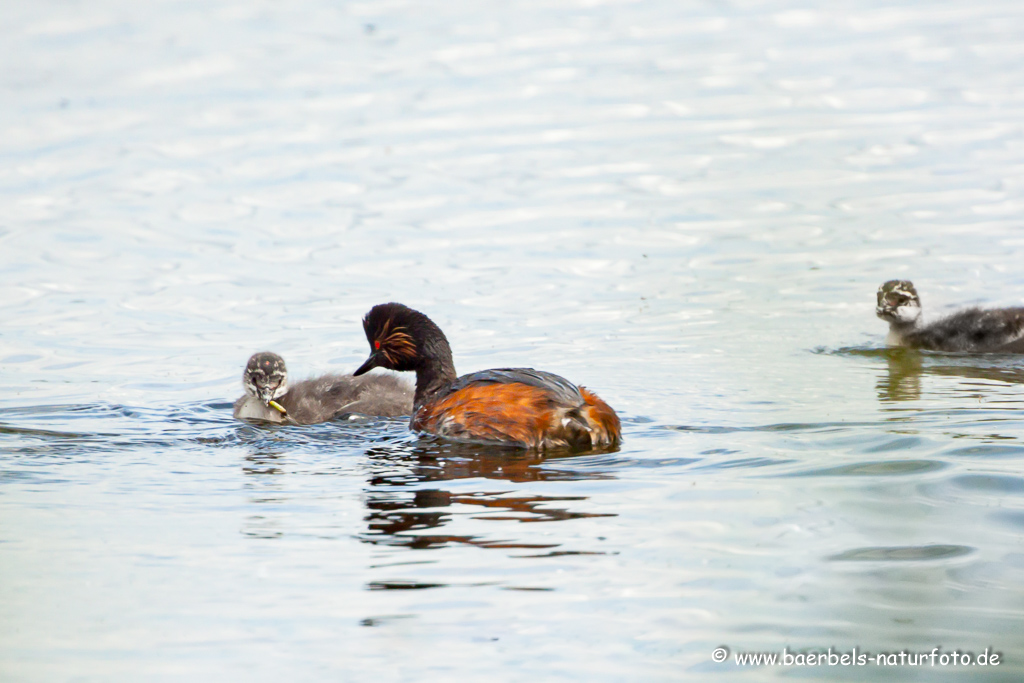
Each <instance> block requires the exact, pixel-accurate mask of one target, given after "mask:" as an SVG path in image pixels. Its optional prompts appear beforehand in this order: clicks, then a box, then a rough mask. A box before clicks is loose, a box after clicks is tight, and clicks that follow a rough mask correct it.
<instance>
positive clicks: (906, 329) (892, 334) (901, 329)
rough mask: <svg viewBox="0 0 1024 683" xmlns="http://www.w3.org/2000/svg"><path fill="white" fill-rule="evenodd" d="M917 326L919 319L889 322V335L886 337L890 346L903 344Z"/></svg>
mask: <svg viewBox="0 0 1024 683" xmlns="http://www.w3.org/2000/svg"><path fill="white" fill-rule="evenodd" d="M915 327H917V319H914V320H911V321H909V322H902V321H892V322H890V323H889V335H888V336H887V337H886V338H885V341H886V343H887V344H889V345H890V346H903V343H904V341H905V340H906V337H907V335H908V334H910V333H911V332H913V331H914V328H915Z"/></svg>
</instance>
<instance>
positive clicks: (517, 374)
mask: <svg viewBox="0 0 1024 683" xmlns="http://www.w3.org/2000/svg"><path fill="white" fill-rule="evenodd" d="M363 329H364V330H365V332H366V339H367V340H368V341H369V342H370V357H369V358H367V359H366V362H365V363H363V364H362V365H361V366H360V367H359V369H358V370H356V371H355V373H353V374H355V375H362V374H363V373H364V372H367V371H368V370H370V369H371V368H375V367H383V368H389V369H391V370H398V371H415V372H416V398H415V403H414V404H413V414H412V421H411V424H410V426H411V427H412V429H414V430H416V431H419V432H426V433H429V434H436V435H438V436H442V437H445V438H449V439H453V440H457V441H468V442H473V443H490V444H503V445H508V446H518V447H522V448H532V449H537V450H544V449H549V448H572V449H587V448H594V447H602V446H613V445H615V444H617V443H619V441H620V439H621V429H620V426H619V418H618V416H617V415H616V414H615V411H614V410H612V409H611V408H610V407H609V406H608V404H607V403H605V402H604V401H602V400H601V399H600V398H598V397H597V396H595V395H594V394H592V393H590V392H589V391H587V390H586V389H584V388H583V387H577V386H576V385H574V384H572V383H571V382H569V381H568V380H566V379H564V378H562V377H559V376H558V375H553V374H551V373H550V372H542V371H540V370H533V369H532V368H502V369H497V370H484V371H482V372H474V373H472V374H469V375H463V376H462V377H457V376H456V374H455V364H454V363H453V362H452V351H451V347H450V346H449V345H448V339H447V338H446V337H445V336H444V332H442V331H441V329H440V328H439V327H438V326H437V325H435V324H434V322H433V321H432V320H431V319H430V318H428V317H427V316H425V315H423V314H422V313H420V312H419V311H414V310H412V309H411V308H408V307H407V306H403V305H402V304H396V303H389V304H380V305H377V306H374V307H373V308H372V309H370V312H369V313H367V314H366V317H365V318H363Z"/></svg>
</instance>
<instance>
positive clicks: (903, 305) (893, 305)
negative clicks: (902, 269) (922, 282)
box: [875, 280, 921, 325]
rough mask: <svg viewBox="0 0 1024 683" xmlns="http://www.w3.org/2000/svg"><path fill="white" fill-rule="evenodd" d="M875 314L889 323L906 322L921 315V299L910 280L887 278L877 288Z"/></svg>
mask: <svg viewBox="0 0 1024 683" xmlns="http://www.w3.org/2000/svg"><path fill="white" fill-rule="evenodd" d="M875 314H876V315H877V316H878V317H879V318H881V319H882V320H885V321H886V322H890V323H898V324H904V325H905V324H908V323H913V322H915V321H917V319H918V318H919V317H921V299H920V298H918V296H917V290H916V289H914V283H913V282H911V281H910V280H889V281H888V282H886V283H885V284H883V285H882V286H881V287H879V288H878V305H877V306H876V307H875Z"/></svg>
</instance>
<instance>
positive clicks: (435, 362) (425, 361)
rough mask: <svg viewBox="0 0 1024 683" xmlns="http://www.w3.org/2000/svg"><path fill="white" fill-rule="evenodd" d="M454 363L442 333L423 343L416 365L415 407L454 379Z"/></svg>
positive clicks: (450, 350)
mask: <svg viewBox="0 0 1024 683" xmlns="http://www.w3.org/2000/svg"><path fill="white" fill-rule="evenodd" d="M456 377H457V375H456V374H455V363H454V362H453V361H452V349H451V347H450V346H448V340H447V339H445V337H444V335H443V334H442V335H440V337H439V338H438V337H435V338H431V339H429V340H427V341H426V343H424V344H423V348H422V350H421V355H420V361H419V364H418V365H417V366H416V397H415V399H414V403H415V408H414V411H415V409H416V408H419V407H420V406H421V405H423V404H424V403H425V402H426V401H427V400H428V399H429V398H430V397H431V396H433V395H434V394H436V393H437V392H439V391H442V390H443V389H445V388H446V387H448V385H450V384H451V383H452V382H454V381H455V378H456Z"/></svg>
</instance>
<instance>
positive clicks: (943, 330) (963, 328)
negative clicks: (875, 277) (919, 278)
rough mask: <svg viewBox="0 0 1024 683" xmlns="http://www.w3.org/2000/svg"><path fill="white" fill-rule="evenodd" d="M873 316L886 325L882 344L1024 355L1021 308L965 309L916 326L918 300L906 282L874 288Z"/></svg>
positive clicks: (1023, 322)
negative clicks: (875, 293) (885, 335)
mask: <svg viewBox="0 0 1024 683" xmlns="http://www.w3.org/2000/svg"><path fill="white" fill-rule="evenodd" d="M877 299H878V303H877V307H876V309H875V313H876V314H877V315H878V317H879V318H881V319H882V320H885V321H886V322H888V323H889V336H888V337H887V338H886V342H887V343H888V344H889V345H891V346H906V347H908V348H913V349H924V350H927V351H966V352H974V353H987V352H996V353H1024V308H990V309H983V308H967V309H964V310H962V311H958V312H956V313H953V314H952V315H949V316H946V317H945V318H942V319H941V320H937V321H935V322H933V323H930V324H928V325H922V324H920V322H919V321H920V318H921V299H920V298H919V297H918V295H917V290H916V289H915V288H914V284H913V283H912V282H910V281H909V280H889V281H888V282H886V283H884V284H883V285H882V286H881V287H879V288H878V297H877Z"/></svg>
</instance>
